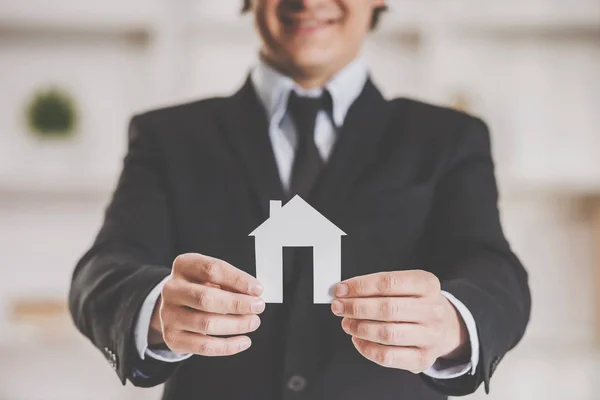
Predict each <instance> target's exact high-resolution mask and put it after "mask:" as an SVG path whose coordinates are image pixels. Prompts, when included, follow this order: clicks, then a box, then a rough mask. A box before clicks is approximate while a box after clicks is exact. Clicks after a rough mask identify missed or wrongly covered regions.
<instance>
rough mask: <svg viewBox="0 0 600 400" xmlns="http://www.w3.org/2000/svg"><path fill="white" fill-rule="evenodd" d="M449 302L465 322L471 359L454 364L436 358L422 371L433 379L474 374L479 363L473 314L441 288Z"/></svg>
mask: <svg viewBox="0 0 600 400" xmlns="http://www.w3.org/2000/svg"><path fill="white" fill-rule="evenodd" d="M442 295H444V296H445V297H446V298H447V299H448V301H450V303H452V305H453V306H454V308H456V310H457V311H458V313H459V314H460V316H461V318H462V319H463V321H464V322H465V326H466V327H467V332H468V333H469V341H470V343H471V360H470V361H469V362H468V363H465V364H456V363H455V362H452V361H449V360H442V359H438V360H437V361H436V362H435V363H434V364H433V365H432V366H431V367H430V368H429V369H428V370H426V371H424V372H423V373H424V374H425V375H427V376H429V377H431V378H434V379H454V378H458V377H461V376H463V375H466V374H471V375H472V374H474V373H475V371H476V370H477V365H478V364H479V336H478V335H477V325H476V324H475V319H474V318H473V314H471V312H470V311H469V309H468V308H467V306H465V305H464V304H463V303H462V302H461V301H460V300H458V299H457V298H456V297H454V296H453V295H452V294H450V293H448V292H445V291H443V290H442Z"/></svg>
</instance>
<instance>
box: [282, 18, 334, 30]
mask: <svg viewBox="0 0 600 400" xmlns="http://www.w3.org/2000/svg"><path fill="white" fill-rule="evenodd" d="M280 19H281V22H282V23H283V26H284V27H285V28H286V30H289V31H291V32H293V33H295V34H306V33H313V32H316V31H319V30H322V29H324V28H328V27H330V26H333V25H334V24H336V23H337V22H338V19H336V18H294V17H288V16H281V18H280Z"/></svg>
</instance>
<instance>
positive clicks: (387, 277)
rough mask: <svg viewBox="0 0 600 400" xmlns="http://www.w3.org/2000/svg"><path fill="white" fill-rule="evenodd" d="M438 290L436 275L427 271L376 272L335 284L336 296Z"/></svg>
mask: <svg viewBox="0 0 600 400" xmlns="http://www.w3.org/2000/svg"><path fill="white" fill-rule="evenodd" d="M436 290H437V291H439V290H440V283H439V280H438V279H437V277H435V275H433V274H432V273H430V272H427V271H419V270H414V271H392V272H377V273H374V274H370V275H363V276H357V277H354V278H350V279H347V280H345V281H343V282H340V283H338V284H337V286H336V288H335V295H336V296H337V297H373V296H425V295H427V294H429V293H431V292H433V291H436Z"/></svg>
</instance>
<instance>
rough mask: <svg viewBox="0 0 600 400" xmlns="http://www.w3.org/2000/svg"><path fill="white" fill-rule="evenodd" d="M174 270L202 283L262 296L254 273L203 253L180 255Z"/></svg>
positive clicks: (259, 284)
mask: <svg viewBox="0 0 600 400" xmlns="http://www.w3.org/2000/svg"><path fill="white" fill-rule="evenodd" d="M173 270H174V271H175V270H176V272H177V273H181V274H182V275H183V276H185V277H187V278H189V279H190V280H192V281H194V282H197V283H201V282H210V283H212V284H215V285H219V286H221V287H223V288H227V289H230V290H233V291H235V292H238V293H245V294H249V295H253V296H260V295H261V294H262V292H263V287H262V285H261V283H260V282H259V281H258V279H256V278H255V277H253V276H252V275H250V274H248V273H247V272H244V271H242V270H240V269H238V268H236V267H234V266H233V265H231V264H229V263H228V262H226V261H223V260H219V259H218V258H214V257H209V256H205V255H202V254H196V253H188V254H182V255H180V256H178V257H177V258H176V259H175V261H174V263H173Z"/></svg>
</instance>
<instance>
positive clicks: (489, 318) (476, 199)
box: [421, 118, 531, 396]
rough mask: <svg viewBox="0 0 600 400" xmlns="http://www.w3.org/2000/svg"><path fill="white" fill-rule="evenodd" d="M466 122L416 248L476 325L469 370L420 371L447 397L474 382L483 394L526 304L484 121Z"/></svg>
mask: <svg viewBox="0 0 600 400" xmlns="http://www.w3.org/2000/svg"><path fill="white" fill-rule="evenodd" d="M467 125H468V126H467V127H466V128H463V129H460V130H459V132H457V135H456V142H455V145H454V147H455V150H454V151H453V156H452V157H450V158H449V161H448V164H447V166H446V168H444V171H445V173H444V174H443V176H441V177H440V178H439V181H438V185H437V188H436V194H435V200H434V206H433V210H432V212H431V214H430V220H429V223H428V228H427V233H426V238H427V239H426V240H424V243H425V245H424V249H423V254H424V256H423V257H424V259H425V260H426V265H428V268H429V269H430V270H431V271H436V273H437V275H438V277H439V278H440V281H441V283H442V289H443V290H445V291H447V292H449V293H451V294H452V295H454V296H455V297H456V298H458V299H459V300H460V301H461V302H463V303H464V304H465V305H466V307H467V308H468V309H469V311H470V312H471V313H472V315H473V317H474V319H475V321H476V325H477V332H478V336H479V341H480V354H479V365H478V367H477V369H476V370H475V372H474V374H467V375H464V376H462V377H459V378H456V379H450V380H436V379H433V378H431V377H427V376H425V375H423V374H422V375H421V376H422V377H423V379H425V380H426V381H427V382H428V383H429V384H430V385H432V386H433V387H434V388H435V389H437V390H438V391H440V392H442V393H444V394H446V395H451V396H462V395H467V394H471V393H473V392H475V391H476V390H477V388H478V387H479V386H480V385H481V383H482V382H483V383H484V384H485V390H486V393H489V385H490V378H491V376H492V375H493V373H494V370H495V368H496V366H497V365H498V362H499V361H500V360H501V359H502V357H504V355H505V354H506V353H507V352H508V351H509V350H510V349H512V348H513V347H514V346H515V345H516V344H517V343H518V342H519V340H520V339H521V338H522V336H523V334H524V332H525V328H526V326H527V323H528V321H529V315H530V308H531V295H530V291H529V286H528V277H527V273H526V271H525V269H524V268H523V266H522V264H521V262H520V261H519V259H518V258H517V257H516V256H515V254H514V253H513V252H512V251H511V248H510V245H509V243H508V242H507V240H506V238H505V237H504V234H503V231H502V227H501V224H500V216H499V211H498V207H497V203H498V190H497V186H496V180H495V177H494V164H493V160H492V155H491V150H490V135H489V131H488V128H487V126H486V125H485V123H484V122H483V121H481V120H479V119H474V118H470V119H469V122H468V124H467Z"/></svg>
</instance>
